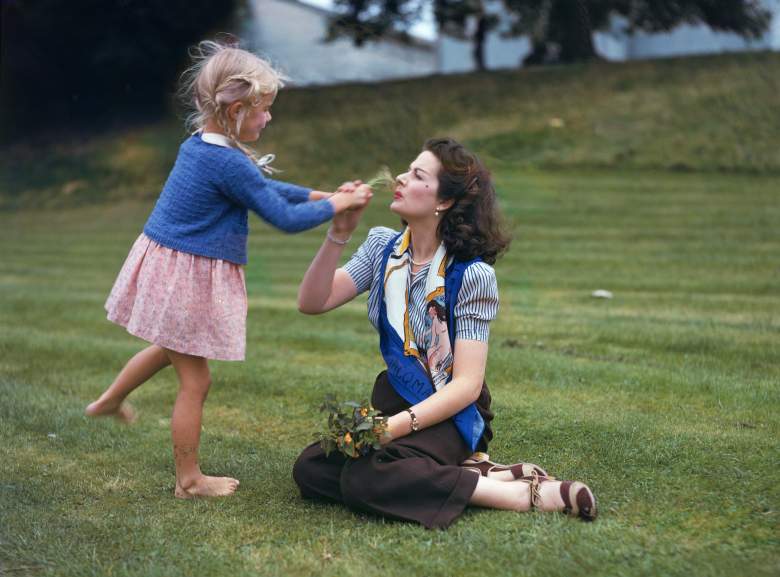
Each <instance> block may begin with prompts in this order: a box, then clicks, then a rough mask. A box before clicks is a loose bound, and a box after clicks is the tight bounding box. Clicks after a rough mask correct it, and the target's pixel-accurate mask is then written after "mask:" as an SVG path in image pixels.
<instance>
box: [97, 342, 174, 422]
mask: <svg viewBox="0 0 780 577" xmlns="http://www.w3.org/2000/svg"><path fill="white" fill-rule="evenodd" d="M170 364H171V362H170V360H169V359H168V355H167V354H166V353H165V349H163V348H162V347H160V346H157V345H151V346H149V347H146V348H145V349H144V350H142V351H141V352H139V353H138V354H136V355H135V356H134V357H133V358H132V359H130V360H129V361H127V364H126V365H125V366H124V368H123V369H122V370H121V371H120V372H119V374H118V375H117V377H116V379H114V382H113V383H111V386H110V387H108V388H107V389H106V391H105V392H104V393H103V394H102V395H100V398H98V400H96V401H95V402H93V403H91V404H89V405H88V406H87V408H86V410H85V413H86V414H87V415H88V416H90V417H98V416H113V417H116V418H118V419H119V420H120V421H123V422H125V423H130V422H132V421H133V420H135V413H134V411H133V409H132V407H130V405H129V404H127V403H124V402H123V401H124V400H125V398H126V397H127V395H129V394H130V393H131V392H132V391H134V390H135V389H136V388H138V387H139V386H140V385H142V384H144V383H145V382H146V381H148V380H149V379H150V378H152V377H153V376H154V375H155V373H157V372H158V371H159V370H160V369H163V368H165V367H167V366H168V365H170Z"/></svg>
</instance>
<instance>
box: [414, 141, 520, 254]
mask: <svg viewBox="0 0 780 577" xmlns="http://www.w3.org/2000/svg"><path fill="white" fill-rule="evenodd" d="M423 150H427V151H429V152H431V153H432V154H433V155H434V156H436V158H438V159H439V162H440V163H441V170H440V171H439V199H440V200H450V199H452V200H454V203H453V204H452V206H451V207H450V208H449V209H448V210H447V211H445V212H444V214H443V215H442V218H441V221H439V229H438V234H439V238H440V239H441V240H442V242H444V246H445V247H446V249H447V252H448V253H449V254H451V255H453V256H454V257H455V258H456V259H458V260H461V261H465V260H471V259H473V258H476V257H481V258H482V260H483V261H485V262H486V263H488V264H490V265H492V264H495V262H496V259H497V258H498V257H499V255H500V254H501V253H503V252H504V251H505V250H506V249H507V248H509V243H510V242H511V238H510V236H509V235H508V234H507V233H506V232H505V231H504V225H503V222H502V218H501V215H500V213H499V210H498V203H497V201H496V190H495V188H494V187H493V179H492V178H491V176H490V172H489V171H488V169H487V168H486V167H485V165H484V164H482V162H481V161H480V160H479V158H477V156H476V155H475V154H474V153H473V152H471V151H469V150H468V149H467V148H466V147H465V146H463V145H462V144H460V143H459V142H457V141H455V140H453V139H452V138H431V139H429V140H427V141H426V142H425V144H424V145H423Z"/></svg>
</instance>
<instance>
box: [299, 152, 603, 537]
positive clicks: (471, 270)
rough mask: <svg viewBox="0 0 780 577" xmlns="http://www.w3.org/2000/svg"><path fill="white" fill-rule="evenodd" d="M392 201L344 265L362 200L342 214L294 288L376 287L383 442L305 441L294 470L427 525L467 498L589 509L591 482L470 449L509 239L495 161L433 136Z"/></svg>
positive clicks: (485, 503)
mask: <svg viewBox="0 0 780 577" xmlns="http://www.w3.org/2000/svg"><path fill="white" fill-rule="evenodd" d="M390 210H392V211H393V212H395V213H396V214H398V215H399V216H400V217H401V218H402V220H403V221H404V222H405V223H406V225H407V226H406V228H405V230H403V231H402V232H397V231H394V230H391V229H389V228H384V227H377V228H373V229H371V231H370V232H369V234H368V238H367V239H366V240H365V242H364V243H363V244H362V245H361V246H360V248H359V249H358V251H357V252H356V253H355V254H354V255H353V256H352V258H351V259H350V260H349V262H347V264H346V265H345V266H344V267H343V268H337V266H338V261H339V257H340V255H341V251H342V250H343V249H344V245H345V244H346V242H347V240H349V237H350V234H351V233H352V232H353V231H354V230H355V228H356V226H357V224H358V221H359V220H360V216H361V214H362V212H363V209H360V210H356V211H352V212H345V213H342V214H340V215H338V216H336V217H335V218H334V219H333V225H332V227H331V229H330V230H329V231H328V234H327V238H326V239H325V241H324V242H323V245H322V247H321V248H320V250H319V252H318V253H317V255H316V256H315V257H314V260H313V261H312V263H311V265H310V266H309V269H308V271H307V272H306V275H305V277H304V279H303V282H302V283H301V287H300V290H299V295H298V306H299V308H300V310H301V312H304V313H307V314H319V313H323V312H326V311H329V310H331V309H334V308H336V307H338V306H341V305H343V304H344V303H346V302H348V301H350V300H352V299H353V298H355V296H357V295H358V294H360V293H362V292H364V291H369V297H368V316H369V319H370V321H371V323H372V324H373V325H374V327H375V328H376V329H377V331H378V332H379V336H380V349H381V352H382V356H383V357H384V359H385V361H386V363H387V370H385V371H383V372H381V373H380V374H379V376H378V377H377V379H376V382H375V383H374V390H373V393H372V405H373V406H374V407H375V408H377V409H378V410H380V411H382V413H383V414H384V415H387V416H389V419H388V429H387V434H386V436H385V438H384V441H383V446H382V448H381V449H380V450H378V451H374V452H372V453H370V454H368V455H366V456H363V457H360V458H357V459H349V458H347V457H345V456H343V455H342V454H341V453H338V452H333V453H330V455H326V454H325V453H324V451H323V450H322V449H321V447H320V445H319V444H317V443H315V444H312V445H310V446H309V447H307V448H306V449H305V450H304V451H303V453H302V454H301V455H300V456H299V457H298V460H297V461H296V463H295V467H294V470H293V477H294V479H295V482H296V483H297V484H298V486H299V487H300V489H301V494H302V495H303V496H304V497H306V498H319V499H324V500H329V501H336V502H340V503H344V504H346V505H347V506H349V507H351V508H354V509H357V510H360V511H368V512H372V513H376V514H380V515H384V516H386V517H390V518H395V519H403V520H408V521H416V522H418V523H420V524H422V525H424V526H426V527H428V528H434V527H436V528H445V527H447V526H449V525H450V524H451V523H452V522H453V521H454V520H455V519H456V518H457V517H458V516H459V515H460V514H461V513H462V512H463V510H464V509H465V508H466V506H467V505H476V506H480V507H491V508H495V509H509V510H514V511H528V510H530V509H533V508H537V509H539V510H542V511H566V512H568V513H570V514H573V515H577V516H579V517H581V518H583V519H588V520H592V519H594V518H595V517H596V500H595V498H594V497H593V494H592V493H591V491H590V489H589V488H588V487H587V486H586V485H584V484H583V483H580V482H573V481H559V480H555V479H554V478H553V477H548V476H547V474H546V473H545V471H544V470H543V469H541V468H540V467H538V466H537V465H533V464H530V463H517V464H515V465H511V466H502V465H496V464H495V463H492V462H490V461H488V460H487V458H486V457H485V456H484V455H480V454H479V453H476V454H473V453H474V451H485V450H486V449H487V443H488V441H490V439H491V438H492V436H493V433H492V431H491V429H490V421H491V420H492V418H493V415H492V413H491V412H490V393H489V391H488V389H487V386H486V385H485V382H484V375H485V363H486V360H487V356H488V344H487V341H488V332H489V326H488V325H489V322H490V321H491V320H492V319H493V318H494V317H495V315H496V311H497V310H498V289H497V285H496V277H495V273H494V270H493V268H492V266H490V265H492V264H494V263H495V261H496V257H497V256H498V255H499V254H500V253H501V252H502V251H503V250H504V249H505V248H506V247H507V246H508V244H509V242H508V239H507V238H506V236H505V235H504V234H502V232H501V230H500V227H499V216H498V210H497V206H496V197H495V190H494V188H493V183H492V181H491V177H490V173H489V172H488V171H487V169H486V168H485V167H484V166H483V165H482V164H481V162H480V161H479V160H478V159H477V158H476V156H475V155H474V154H472V153H471V152H469V151H468V150H466V148H464V147H463V146H461V145H460V144H458V143H457V142H455V141H454V140H451V139H431V140H429V141H428V142H426V143H425V146H424V150H423V152H421V153H420V155H419V156H418V157H417V158H416V159H415V160H414V162H412V164H411V166H410V167H409V170H408V171H407V172H405V173H404V174H401V175H399V176H398V177H397V178H396V188H395V194H394V196H393V202H392V204H391V205H390ZM442 325H444V328H442ZM444 335H447V337H448V338H444Z"/></svg>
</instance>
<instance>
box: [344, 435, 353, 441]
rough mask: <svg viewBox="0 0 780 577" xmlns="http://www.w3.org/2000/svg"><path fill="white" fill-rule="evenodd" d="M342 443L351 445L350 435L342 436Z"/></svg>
mask: <svg viewBox="0 0 780 577" xmlns="http://www.w3.org/2000/svg"><path fill="white" fill-rule="evenodd" d="M344 442H345V443H351V442H352V435H350V434H349V433H347V434H346V435H344Z"/></svg>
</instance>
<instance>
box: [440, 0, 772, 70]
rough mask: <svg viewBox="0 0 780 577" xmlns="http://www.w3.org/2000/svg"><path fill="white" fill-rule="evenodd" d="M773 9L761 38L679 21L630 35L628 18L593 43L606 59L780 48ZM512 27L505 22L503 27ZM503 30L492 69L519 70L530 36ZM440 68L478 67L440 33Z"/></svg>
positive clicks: (494, 40)
mask: <svg viewBox="0 0 780 577" xmlns="http://www.w3.org/2000/svg"><path fill="white" fill-rule="evenodd" d="M763 4H764V6H766V7H767V8H769V9H770V10H771V11H772V13H773V19H772V23H771V25H770V27H769V30H768V31H767V32H766V33H765V34H764V35H763V36H762V37H761V38H760V39H757V40H745V39H743V38H742V37H741V36H739V35H737V34H733V33H723V32H713V31H712V30H711V29H710V28H708V27H706V26H690V25H687V24H686V25H681V26H678V27H677V28H675V29H674V30H672V31H670V32H665V33H659V34H647V33H644V32H640V33H637V34H635V35H634V36H628V35H626V34H625V33H623V32H622V30H623V29H624V24H625V21H623V20H621V19H619V18H616V19H615V21H614V23H613V25H612V28H611V30H610V31H606V32H597V33H595V34H594V35H593V42H594V45H595V48H596V50H597V52H598V53H599V54H600V55H601V56H603V57H604V58H606V59H608V60H632V59H641V58H662V57H668V56H681V55H688V54H705V53H716V52H731V51H743V50H780V0H764V1H763ZM488 6H490V7H491V8H492V10H493V11H495V12H497V13H502V12H503V10H502V9H501V8H500V5H499V4H497V3H496V2H491V3H489V4H488ZM506 25H508V23H507V22H505V23H504V25H503V26H506ZM500 33H501V28H499V29H498V30H496V31H495V32H491V33H490V35H489V36H488V42H487V43H486V50H485V63H486V65H487V67H488V68H491V69H496V68H515V67H517V66H519V65H520V63H521V62H522V60H523V58H525V56H526V55H527V54H528V53H529V51H530V43H529V42H528V40H527V39H526V38H502V37H501V34H500ZM437 48H438V53H439V69H440V71H441V72H444V73H450V72H468V71H471V70H474V62H473V58H472V56H471V43H469V42H464V41H461V40H457V39H454V38H452V37H451V36H445V35H441V36H440V37H439V42H438V45H437Z"/></svg>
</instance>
